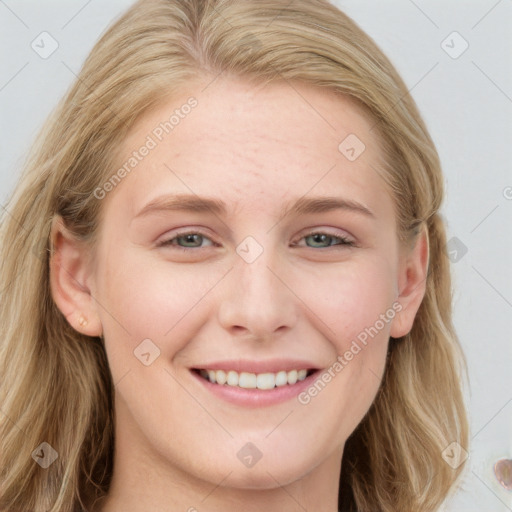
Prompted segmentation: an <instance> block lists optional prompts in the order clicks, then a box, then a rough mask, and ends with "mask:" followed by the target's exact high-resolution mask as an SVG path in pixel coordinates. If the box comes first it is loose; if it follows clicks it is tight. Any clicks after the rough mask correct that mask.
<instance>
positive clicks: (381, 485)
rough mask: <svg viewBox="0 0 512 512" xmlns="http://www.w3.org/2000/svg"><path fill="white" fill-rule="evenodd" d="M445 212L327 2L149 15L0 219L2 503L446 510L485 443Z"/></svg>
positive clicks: (78, 91) (391, 100) (422, 151)
mask: <svg viewBox="0 0 512 512" xmlns="http://www.w3.org/2000/svg"><path fill="white" fill-rule="evenodd" d="M442 199H443V182H442V174H441V169H440V163H439V159H438V156H437V153H436V150H435V147H434V145H433V143H432V140H431V138H430V136H429V134H428V132H427V130H426V127H425V125H424V123H423V121H422V119H421V117H420V115H419V113H418V111H417V108H416V106H415V104H414V102H413V100H412V99H411V98H410V96H409V95H408V93H407V89H406V87H405V85H404V83H403V82H402V80H401V79H400V77H399V76H398V75H397V73H396V71H395V70H394V68H393V67H392V65H391V64H390V62H389V61H388V60H387V58H386V57H385V56H384V55H383V54H382V52H381V51H380V50H379V49H378V48H377V47H376V45H375V44H374V43H373V42H372V40H371V39H370V38H369V37H368V36H367V35H366V34H364V33H363V32H362V31H361V30H360V29H359V28H358V27H357V26H356V25H355V24H354V23H353V22H352V21H351V20H350V19H349V18H348V17H347V16H346V15H344V14H343V13H342V12H340V11H339V10H338V9H336V8H335V7H334V6H332V5H330V4H329V3H327V2H325V1H323V0H314V1H311V0H310V1H302V0H301V1H299V0H296V1H295V2H286V1H284V0H283V1H274V0H273V1H267V0H264V1H261V2H258V3H256V2H254V3H253V2H242V1H223V0H211V1H204V0H203V1H201V0H191V1H187V2H180V1H178V0H173V1H164V0H141V1H139V2H137V3H136V4H134V5H133V7H132V8H131V9H129V10H128V11H127V13H126V14H125V15H124V16H123V17H122V18H121V19H119V20H118V21H117V22H116V23H115V24H114V25H113V26H112V27H111V28H110V29H109V30H108V31H107V32H106V33H105V35H104V36H103V37H102V38H101V39H100V41H99V42H98V43H97V44H96V46H95V48H94V49H93V50H92V52H91V54H90V56H89V57H88V59H87V61H86V62H85V64H84V67H83V69H82V71H81V73H80V76H79V77H78V80H77V81H76V83H75V84H74V86H73V87H72V89H71V90H70V92H69V93H68V95H67V96H66V97H65V98H64V100H63V101H62V103H61V104H60V105H59V107H58V108H57V109H56V111H55V113H54V114H53V115H52V117H51V119H49V121H48V124H47V125H46V126H45V128H44V129H43V132H42V133H41V135H40V137H39V138H38V142H37V144H36V145H35V147H34V150H33V153H32V156H31V159H30V160H29V162H28V165H27V168H26V169H25V172H24V174H23V177H22V179H21V181H20V183H19V185H18V186H17V188H16V190H15V192H14V193H13V195H12V198H11V199H10V202H9V204H8V205H7V208H6V210H7V212H8V215H7V216H5V218H4V221H3V224H2V233H1V237H2V238H1V240H2V245H1V250H2V261H3V262H4V263H3V266H2V269H1V283H2V309H1V312H0V315H1V316H0V326H1V329H2V338H1V339H2V344H1V350H2V352H1V371H2V381H1V384H0V399H1V403H2V412H3V414H4V415H5V416H2V419H1V420H0V422H1V423H0V429H1V430H0V443H1V446H0V451H1V453H2V455H3V457H2V466H1V472H2V473H1V481H2V486H1V488H0V510H9V511H12V510H24V511H26V510H33V511H47V510H51V511H54V512H56V511H59V512H60V511H62V512H64V511H74V510H93V511H101V512H110V511H114V510H123V511H139V510H189V511H193V510H197V511H201V510H209V511H217V510H223V511H225V510H240V509H242V508H243V509H245V510H266V511H273V510H287V511H295V510H316V511H322V512H323V511H325V512H332V511H335V510H344V511H345V510H346V511H349V510H350V511H355V510H360V511H363V510H364V511H377V510H378V511H397V510H403V511H411V510H414V511H434V510H437V509H438V508H439V506H440V505H441V503H442V502H443V500H444V499H445V498H446V496H447V495H448V493H449V492H450V491H451V490H452V489H453V488H454V484H455V483H456V481H457V479H458V477H459V475H460V472H461V470H462V468H463V467H464V465H463V462H462V460H461V461H460V462H459V463H456V464H449V463H448V462H447V459H448V458H449V457H450V456H452V457H454V456H455V455H454V453H455V452H454V449H455V451H456V449H457V448H460V449H463V447H466V448H467V443H468V427H467V419H466V413H465V409H464V405H463V400H462V393H461V384H460V375H461V369H462V368H463V357H462V354H461V351H460V347H459V344H458V341H457V337H456V334H455V332H454V329H453V326H452V321H451V292H450V275H449V263H448V260H447V258H446V256H445V254H444V251H445V249H444V246H445V229H444V226H443V222H442V220H441V218H440V216H439V213H438V212H439V208H440V206H441V203H442ZM454 447H455V448H454ZM446 450H448V452H449V454H448V458H447V456H446V453H447V452H446ZM450 454H451V455H450Z"/></svg>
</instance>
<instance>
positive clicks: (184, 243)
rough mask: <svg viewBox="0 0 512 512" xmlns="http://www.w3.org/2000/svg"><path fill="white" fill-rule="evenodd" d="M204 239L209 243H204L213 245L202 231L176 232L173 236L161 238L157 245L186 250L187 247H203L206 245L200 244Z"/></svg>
mask: <svg viewBox="0 0 512 512" xmlns="http://www.w3.org/2000/svg"><path fill="white" fill-rule="evenodd" d="M205 240H207V241H209V242H210V243H209V244H206V246H212V245H214V243H213V242H212V241H211V240H210V239H209V238H208V237H207V236H206V235H204V234H203V233H198V232H195V231H190V232H189V231H187V232H183V233H178V234H177V235H176V236H174V237H173V238H169V239H167V240H163V241H162V242H160V243H159V244H158V247H168V246H174V247H176V248H177V249H181V250H183V251H187V250H189V249H202V248H203V247H206V246H204V245H202V242H203V241H205Z"/></svg>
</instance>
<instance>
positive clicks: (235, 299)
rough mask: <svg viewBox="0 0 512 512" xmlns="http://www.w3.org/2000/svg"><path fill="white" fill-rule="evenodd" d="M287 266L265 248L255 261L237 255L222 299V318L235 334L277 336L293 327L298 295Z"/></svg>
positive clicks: (219, 315)
mask: <svg viewBox="0 0 512 512" xmlns="http://www.w3.org/2000/svg"><path fill="white" fill-rule="evenodd" d="M284 267H285V265H284V263H281V264H280V265H278V264H277V261H276V260H275V259H274V258H271V257H270V254H269V251H264V252H263V254H261V255H260V256H259V257H258V258H257V259H256V260H255V261H253V262H252V263H247V262H246V261H244V260H243V259H242V258H237V260H236V262H235V264H234V268H233V269H232V270H231V272H229V274H228V276H227V277H228V279H225V280H224V281H225V282H224V283H223V287H222V290H220V292H221V296H220V298H219V308H218V320H219V323H220V324H221V326H222V327H223V328H224V329H225V330H227V331H229V333H230V334H232V335H235V336H251V337H253V338H257V339H258V340H264V339H268V338H274V337H275V336H276V335H278V334H279V333H281V334H282V333H285V332H286V331H288V330H289V329H291V328H292V327H293V325H294V324H295V322H296V320H297V317H298V304H297V301H298V298H297V296H296V295H295V294H294V292H293V291H292V289H290V285H289V283H288V280H287V278H286V272H285V268H284Z"/></svg>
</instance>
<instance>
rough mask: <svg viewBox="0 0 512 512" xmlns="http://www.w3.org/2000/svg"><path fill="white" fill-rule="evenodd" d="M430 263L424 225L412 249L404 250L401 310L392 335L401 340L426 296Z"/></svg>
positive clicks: (401, 270)
mask: <svg viewBox="0 0 512 512" xmlns="http://www.w3.org/2000/svg"><path fill="white" fill-rule="evenodd" d="M428 262H429V244H428V232H427V229H426V226H425V225H422V229H421V232H420V233H419V234H418V235H417V237H416V241H415V244H414V246H413V247H412V248H406V249H403V253H402V255H401V258H400V268H399V275H398V290H399V295H398V298H397V302H398V303H399V304H400V306H401V309H400V311H399V312H398V313H397V314H396V315H395V318H394V319H393V324H392V326H391V330H390V335H391V336H392V337H393V338H400V337H401V336H405V335H406V334H408V333H409V332H410V331H411V329H412V326H413V323H414V318H415V317H416V313H417V312H418V309H419V307H420V304H421V301H422V300H423V297H424V295H425V290H426V286H427V274H428Z"/></svg>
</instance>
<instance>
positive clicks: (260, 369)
mask: <svg viewBox="0 0 512 512" xmlns="http://www.w3.org/2000/svg"><path fill="white" fill-rule="evenodd" d="M201 369H202V370H224V371H226V372H227V371H229V370H234V371H236V372H237V373H241V372H249V373H255V374H258V373H277V372H279V371H282V370H284V371H291V370H300V369H306V370H311V371H312V370H316V371H312V372H311V373H310V375H308V376H307V377H306V378H305V379H304V380H302V381H298V382H297V383H295V384H286V385H285V386H281V387H275V388H273V389H265V390H262V389H245V388H241V387H238V386H229V385H227V384H214V383H212V382H210V381H208V380H207V379H205V378H204V377H202V376H201V375H200V374H199V370H201ZM191 374H192V376H193V377H194V378H195V379H196V380H197V381H198V382H199V384H200V385H202V386H204V387H205V388H206V390H208V391H209V392H210V393H212V394H213V395H215V396H217V397H219V398H221V399H223V400H225V401H227V402H229V403H232V404H235V405H240V406H245V407H264V406H270V405H274V404H279V403H283V402H286V401H288V400H291V399H293V398H295V397H296V396H297V395H298V394H299V393H301V392H302V391H304V390H305V389H307V388H308V387H309V386H311V384H312V383H313V382H314V381H315V379H316V378H317V377H318V374H319V370H318V366H316V365H314V364H312V363H311V362H310V361H305V360H298V359H294V360H291V359H280V360H277V359H273V360H269V361H249V360H236V361H217V362H215V363H205V364H204V365H200V366H198V367H196V368H194V369H191Z"/></svg>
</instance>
